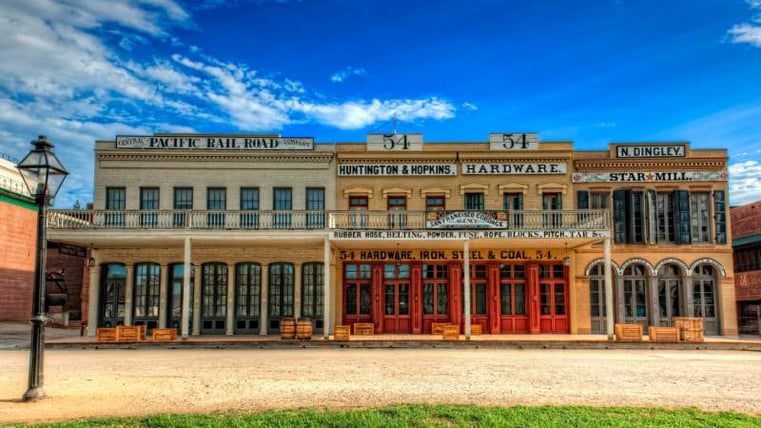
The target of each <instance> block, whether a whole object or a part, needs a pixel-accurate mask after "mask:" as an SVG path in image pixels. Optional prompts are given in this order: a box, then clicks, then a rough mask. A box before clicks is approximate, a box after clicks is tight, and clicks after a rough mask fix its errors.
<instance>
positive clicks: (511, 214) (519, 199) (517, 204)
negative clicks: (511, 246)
mask: <svg viewBox="0 0 761 428" xmlns="http://www.w3.org/2000/svg"><path fill="white" fill-rule="evenodd" d="M502 209H503V210H505V211H506V212H507V221H508V226H509V227H523V213H522V212H521V211H523V193H505V194H503V195H502Z"/></svg>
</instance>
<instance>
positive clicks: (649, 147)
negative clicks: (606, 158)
mask: <svg viewBox="0 0 761 428" xmlns="http://www.w3.org/2000/svg"><path fill="white" fill-rule="evenodd" d="M686 155H687V146H686V145H685V144H657V145H656V144H646V145H620V146H616V157H617V158H683V157H685V156H686Z"/></svg>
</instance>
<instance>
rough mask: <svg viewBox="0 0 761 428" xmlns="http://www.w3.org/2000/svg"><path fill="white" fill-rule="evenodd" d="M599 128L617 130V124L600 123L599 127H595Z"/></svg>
mask: <svg viewBox="0 0 761 428" xmlns="http://www.w3.org/2000/svg"><path fill="white" fill-rule="evenodd" d="M595 126H596V127H598V128H615V127H616V126H617V125H616V122H599V123H598V124H597V125H595Z"/></svg>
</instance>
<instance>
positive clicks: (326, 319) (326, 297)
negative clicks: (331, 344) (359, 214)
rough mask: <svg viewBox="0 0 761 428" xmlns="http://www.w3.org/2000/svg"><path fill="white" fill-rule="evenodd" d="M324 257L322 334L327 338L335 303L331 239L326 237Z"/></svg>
mask: <svg viewBox="0 0 761 428" xmlns="http://www.w3.org/2000/svg"><path fill="white" fill-rule="evenodd" d="M322 259H323V261H324V263H325V267H324V268H323V270H322V274H323V288H322V293H323V295H322V316H323V322H322V336H323V337H324V338H325V339H327V338H328V337H329V336H330V332H331V328H330V321H331V320H332V319H333V312H332V311H333V305H331V304H330V288H331V283H330V240H329V239H328V238H325V241H324V243H323V254H322Z"/></svg>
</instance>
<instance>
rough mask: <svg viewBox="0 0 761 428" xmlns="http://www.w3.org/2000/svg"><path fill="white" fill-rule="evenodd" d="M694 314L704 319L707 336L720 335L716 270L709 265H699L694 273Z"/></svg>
mask: <svg viewBox="0 0 761 428" xmlns="http://www.w3.org/2000/svg"><path fill="white" fill-rule="evenodd" d="M692 313H693V316H696V317H702V318H703V321H704V324H705V325H704V328H705V334H719V325H718V320H717V318H716V270H715V268H714V267H713V266H711V265H709V264H702V265H698V266H697V267H696V268H695V270H694V271H693V273H692Z"/></svg>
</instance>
